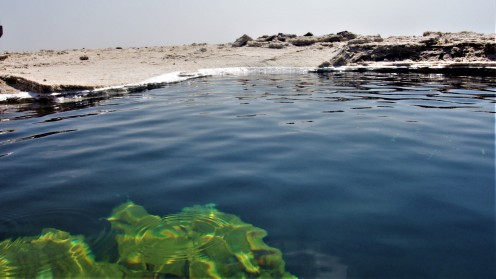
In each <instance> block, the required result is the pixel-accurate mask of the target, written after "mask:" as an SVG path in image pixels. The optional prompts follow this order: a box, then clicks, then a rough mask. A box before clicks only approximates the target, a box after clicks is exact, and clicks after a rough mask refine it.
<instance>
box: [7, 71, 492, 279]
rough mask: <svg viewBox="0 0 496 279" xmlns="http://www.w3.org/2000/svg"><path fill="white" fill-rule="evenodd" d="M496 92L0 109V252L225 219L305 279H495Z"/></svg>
mask: <svg viewBox="0 0 496 279" xmlns="http://www.w3.org/2000/svg"><path fill="white" fill-rule="evenodd" d="M495 96H496V83H495V78H491V77H445V76H442V75H419V74H372V73H344V74H339V73H334V74H321V75H318V74H308V75H266V76H262V75H249V76H237V77H236V76H234V77H217V78H207V79H197V80H191V81H187V82H183V83H179V84H174V85H169V86H166V87H164V88H160V89H155V90H151V91H146V92H141V93H133V94H129V95H121V96H118V95H114V96H109V97H108V96H107V97H104V98H103V97H89V98H84V99H79V100H72V101H67V102H65V103H50V102H33V103H28V104H18V105H6V104H2V105H0V118H1V122H0V239H4V238H7V237H15V236H24V235H36V234H39V232H40V230H41V229H42V228H45V227H55V228H58V229H63V230H66V231H69V232H71V233H74V234H84V235H86V236H87V237H88V239H89V242H90V244H91V246H92V248H93V249H94V250H95V252H96V254H104V253H107V252H108V251H109V250H111V248H112V247H110V248H109V245H108V244H106V241H107V240H108V238H109V237H108V235H109V225H108V223H107V222H106V221H105V220H103V219H102V217H106V216H108V215H109V214H110V212H111V210H112V208H113V207H115V206H117V205H118V204H120V203H122V202H125V201H127V200H132V201H134V202H136V203H138V204H140V205H143V206H144V207H145V208H146V209H147V210H148V211H149V212H151V213H154V214H160V215H166V214H171V213H176V212H178V211H180V210H181V209H182V208H184V207H187V206H192V205H194V204H207V203H215V204H217V207H218V208H219V209H220V210H222V211H224V212H228V213H232V214H236V215H238V216H239V217H240V218H241V219H243V220H244V221H246V222H248V223H251V224H253V225H255V226H257V227H261V228H264V229H266V230H267V231H268V236H267V237H266V239H265V240H266V242H267V243H268V244H269V245H271V246H274V247H277V248H279V249H281V250H282V252H283V255H284V258H285V260H286V268H287V270H288V271H289V272H291V273H292V274H295V275H297V276H299V277H303V278H328V277H329V276H336V277H337V278H340V277H341V278H494V277H495V276H496V271H495V262H496V258H495V255H496V242H495V240H496V231H495V189H494V186H495Z"/></svg>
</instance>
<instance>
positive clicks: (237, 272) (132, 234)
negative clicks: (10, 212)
mask: <svg viewBox="0 0 496 279" xmlns="http://www.w3.org/2000/svg"><path fill="white" fill-rule="evenodd" d="M107 220H108V221H109V222H110V223H111V226H112V230H113V231H114V232H115V241H116V243H117V250H118V259H117V260H116V261H115V262H103V261H95V259H94V257H93V254H92V251H91V249H90V248H89V246H88V244H87V243H86V242H85V239H84V236H82V235H71V234H69V233H68V232H64V231H61V230H57V229H53V228H50V229H44V230H43V231H42V233H41V235H40V236H33V237H20V238H17V239H15V240H12V239H7V240H4V241H2V242H0V278H69V277H70V278H74V277H81V278H170V277H172V278H296V277H295V276H293V275H291V274H290V273H288V272H286V271H285V263H284V260H283V257H282V253H281V251H280V250H279V249H277V248H273V247H270V246H268V245H267V244H266V243H264V241H263V238H264V237H265V236H266V235H267V232H266V231H265V230H263V229H261V228H257V227H254V226H253V225H251V224H247V223H244V222H243V221H242V220H241V219H240V218H238V217H237V216H235V215H232V214H227V213H223V212H221V211H218V210H217V209H215V207H214V206H213V205H205V206H193V207H187V208H184V209H183V210H182V211H181V212H179V213H177V214H173V215H168V216H165V217H160V216H156V215H151V214H149V213H148V212H147V211H146V210H145V209H144V208H143V207H142V206H139V205H136V204H134V203H133V202H126V203H124V204H121V205H119V206H117V207H116V208H114V210H113V212H112V214H111V216H110V217H109V218H107Z"/></svg>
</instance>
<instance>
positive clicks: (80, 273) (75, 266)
mask: <svg viewBox="0 0 496 279" xmlns="http://www.w3.org/2000/svg"><path fill="white" fill-rule="evenodd" d="M116 276H121V277H122V276H123V273H122V272H121V271H120V270H119V267H118V266H117V265H116V264H111V263H103V262H99V263H97V262H95V261H94V259H93V257H92V255H91V252H90V249H89V247H88V245H86V243H85V242H84V238H83V236H80V235H77V236H72V235H70V234H69V233H67V232H64V231H60V230H56V229H45V230H43V232H42V233H41V235H40V236H39V237H21V238H18V239H16V240H10V239H7V240H4V241H2V242H0V277H1V278H68V277H86V278H115V277H116Z"/></svg>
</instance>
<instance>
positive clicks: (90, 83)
mask: <svg viewBox="0 0 496 279" xmlns="http://www.w3.org/2000/svg"><path fill="white" fill-rule="evenodd" d="M495 41H496V35H495V34H478V33H472V32H460V33H439V32H425V33H424V34H423V36H399V37H398V36H395V37H387V38H382V37H380V36H379V35H377V36H363V35H357V34H353V33H350V32H346V31H345V32H340V33H337V34H329V35H325V36H313V35H312V34H310V33H308V34H305V36H296V35H288V34H281V33H280V34H277V35H270V36H269V35H266V36H262V37H260V38H257V39H252V38H250V37H249V36H247V35H244V36H242V37H240V38H238V40H236V42H235V43H228V44H216V45H210V44H191V45H183V46H161V47H140V48H120V47H116V48H105V49H79V50H64V51H51V50H43V51H38V52H14V53H4V54H1V55H0V96H1V95H2V94H9V95H16V94H19V93H20V92H28V93H32V94H38V95H40V94H50V93H54V92H76V91H84V90H89V91H92V90H98V91H102V90H104V89H105V88H119V87H121V88H122V87H126V86H127V85H140V84H141V85H142V87H143V88H144V89H146V88H148V87H152V86H153V83H149V84H148V85H144V82H145V81H147V80H150V79H153V78H154V77H160V76H163V75H164V74H171V73H176V75H179V74H180V73H189V75H191V76H195V75H199V76H201V73H199V72H198V71H199V70H200V69H212V68H224V69H225V68H228V69H235V68H246V69H249V68H264V67H269V68H270V67H294V68H309V69H311V70H312V71H319V72H329V71H389V72H405V71H409V72H426V73H428V72H432V73H452V74H462V75H467V74H473V75H489V76H491V75H492V76H494V75H495V74H496V42H495ZM185 75H186V76H187V74H185ZM160 83H163V82H159V83H157V84H160Z"/></svg>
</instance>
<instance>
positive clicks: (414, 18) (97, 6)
mask: <svg viewBox="0 0 496 279" xmlns="http://www.w3.org/2000/svg"><path fill="white" fill-rule="evenodd" d="M495 11H496V0H339V1H336V0H304V1H303V0H1V1H0V24H1V25H3V27H4V36H3V37H2V38H0V51H6V50H7V51H24V50H39V49H72V48H83V47H85V48H98V47H116V46H121V47H128V46H156V45H175V44H190V43H194V42H196V43H201V42H208V43H227V42H232V41H234V40H235V39H236V38H237V37H239V36H240V35H243V34H244V33H246V34H248V35H250V36H252V37H258V36H261V35H264V34H276V33H279V32H283V33H293V34H300V35H303V34H304V33H306V32H308V31H310V32H312V33H314V34H316V35H322V34H329V33H336V32H339V31H343V30H348V31H351V32H355V33H360V34H381V35H383V36H387V35H403V34H404V35H421V34H422V32H423V31H427V30H430V31H446V32H457V31H476V32H481V33H494V32H495Z"/></svg>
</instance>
